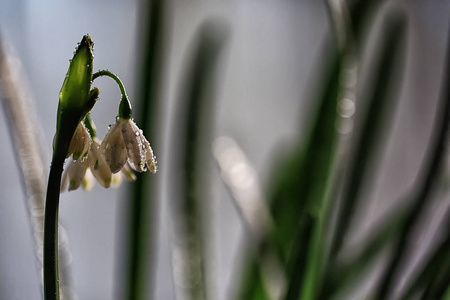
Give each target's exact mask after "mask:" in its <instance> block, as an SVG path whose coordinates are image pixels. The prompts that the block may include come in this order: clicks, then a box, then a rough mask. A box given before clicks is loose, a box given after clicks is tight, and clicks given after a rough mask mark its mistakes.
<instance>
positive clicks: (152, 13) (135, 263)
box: [125, 0, 168, 300]
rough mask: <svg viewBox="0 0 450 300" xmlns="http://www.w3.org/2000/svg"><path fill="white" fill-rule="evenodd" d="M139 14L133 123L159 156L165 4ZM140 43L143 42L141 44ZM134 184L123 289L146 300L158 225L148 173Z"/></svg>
mask: <svg viewBox="0 0 450 300" xmlns="http://www.w3.org/2000/svg"><path fill="white" fill-rule="evenodd" d="M141 4H142V6H144V7H143V8H144V9H143V11H145V12H146V15H144V16H142V19H143V20H145V21H146V23H145V24H143V26H144V28H145V29H144V30H145V32H143V33H142V35H144V38H142V39H138V40H139V41H140V43H139V46H141V47H142V52H143V53H141V57H142V64H141V63H140V64H139V65H141V66H142V67H141V70H140V76H139V77H138V78H140V80H139V87H138V91H139V98H138V99H140V100H141V101H138V102H137V103H136V104H137V109H136V112H139V114H138V115H137V121H138V122H139V124H140V126H141V128H142V129H143V131H144V132H145V135H146V136H147V138H148V140H149V141H150V142H151V143H152V147H153V150H154V151H155V153H160V151H159V149H160V147H159V144H160V143H158V142H157V139H158V136H157V132H158V129H159V128H158V123H159V122H158V121H159V117H158V116H159V113H158V112H159V106H160V102H161V88H162V80H163V78H164V62H165V56H164V53H165V52H166V51H165V50H166V46H167V45H166V41H167V36H166V34H167V22H166V16H167V10H168V9H167V3H166V1H164V0H150V1H147V3H145V4H146V6H145V5H144V4H143V3H142V2H141ZM142 41H144V42H142ZM136 177H137V179H136V182H135V183H134V184H133V185H132V189H131V190H130V198H131V201H130V202H129V209H128V210H129V211H128V214H129V217H128V220H129V225H128V232H129V234H128V236H127V237H128V242H127V243H126V244H127V245H128V249H127V250H126V251H127V255H126V258H127V261H126V263H127V277H126V282H125V284H126V287H125V298H126V299H130V300H131V299H133V300H139V299H149V297H151V296H149V295H147V292H148V291H152V290H153V289H152V285H153V275H154V274H153V272H149V269H151V267H152V265H153V253H154V239H155V226H156V224H157V221H158V216H157V214H156V211H157V207H156V201H155V193H154V190H155V187H156V185H155V183H154V178H152V179H150V178H151V177H152V176H149V174H148V173H138V174H136Z"/></svg>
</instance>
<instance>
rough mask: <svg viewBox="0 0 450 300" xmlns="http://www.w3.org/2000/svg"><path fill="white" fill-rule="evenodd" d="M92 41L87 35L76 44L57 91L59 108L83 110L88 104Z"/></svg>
mask: <svg viewBox="0 0 450 300" xmlns="http://www.w3.org/2000/svg"><path fill="white" fill-rule="evenodd" d="M93 46H94V43H93V42H92V40H91V37H90V36H89V35H85V36H83V39H82V40H81V42H80V43H79V44H78V47H77V49H76V50H75V54H74V56H73V59H72V60H71V62H70V65H69V70H68V71H67V75H66V78H65V79H64V83H63V86H62V88H61V91H60V93H59V109H61V110H66V111H67V110H69V111H80V112H85V111H86V108H87V106H89V91H90V88H91V80H92V65H93V60H94V49H93Z"/></svg>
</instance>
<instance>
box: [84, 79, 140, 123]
mask: <svg viewBox="0 0 450 300" xmlns="http://www.w3.org/2000/svg"><path fill="white" fill-rule="evenodd" d="M100 76H108V77H110V78H112V79H114V81H115V82H116V83H117V85H119V88H120V92H121V93H122V100H121V101H120V105H119V117H121V118H123V119H130V118H131V115H132V108H131V103H130V100H129V99H128V95H127V92H126V91H125V86H124V85H123V82H122V80H120V78H119V77H118V76H117V75H116V74H114V73H113V72H111V71H108V70H101V71H98V72H96V73H94V74H93V75H92V81H94V80H95V79H96V78H98V77H100Z"/></svg>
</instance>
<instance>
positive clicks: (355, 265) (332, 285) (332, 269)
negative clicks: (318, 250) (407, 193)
mask: <svg viewBox="0 0 450 300" xmlns="http://www.w3.org/2000/svg"><path fill="white" fill-rule="evenodd" d="M407 212H408V210H407V208H406V207H405V206H400V207H398V208H396V209H395V210H394V212H393V213H391V216H389V217H384V218H383V221H381V222H379V223H381V225H379V226H376V227H375V229H374V231H375V232H374V233H373V234H371V235H370V237H369V238H368V239H367V241H364V242H363V243H362V247H361V249H362V250H361V251H360V252H359V253H357V254H356V255H355V257H354V258H353V259H351V260H349V261H347V262H345V263H340V262H336V261H330V262H329V264H328V265H327V270H326V271H325V274H324V275H325V278H324V285H323V288H322V291H321V294H320V299H323V300H325V299H330V298H331V296H333V297H337V298H338V299H339V298H340V297H342V296H343V294H344V293H345V292H347V291H348V289H350V288H351V287H353V286H354V285H355V283H356V282H357V281H358V280H360V279H361V276H362V275H363V274H364V272H366V271H368V270H369V269H370V267H371V266H372V265H373V263H374V262H375V260H376V259H377V258H379V256H380V254H381V253H382V252H383V251H384V250H386V248H387V247H388V246H389V245H390V244H391V242H392V241H393V239H395V238H396V237H397V236H398V233H399V232H400V229H401V228H402V226H403V224H404V222H405V220H406V216H407ZM355 248H358V247H355Z"/></svg>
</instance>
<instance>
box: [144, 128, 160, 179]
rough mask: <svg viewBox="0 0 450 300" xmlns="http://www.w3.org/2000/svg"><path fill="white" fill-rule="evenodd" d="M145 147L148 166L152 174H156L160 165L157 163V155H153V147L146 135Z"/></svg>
mask: <svg viewBox="0 0 450 300" xmlns="http://www.w3.org/2000/svg"><path fill="white" fill-rule="evenodd" d="M143 144H144V147H145V155H146V157H145V160H146V163H147V168H148V170H149V171H150V172H152V174H155V173H156V171H158V166H157V165H156V156H155V155H153V150H152V147H150V143H149V142H148V141H147V139H145V137H144V142H143Z"/></svg>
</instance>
